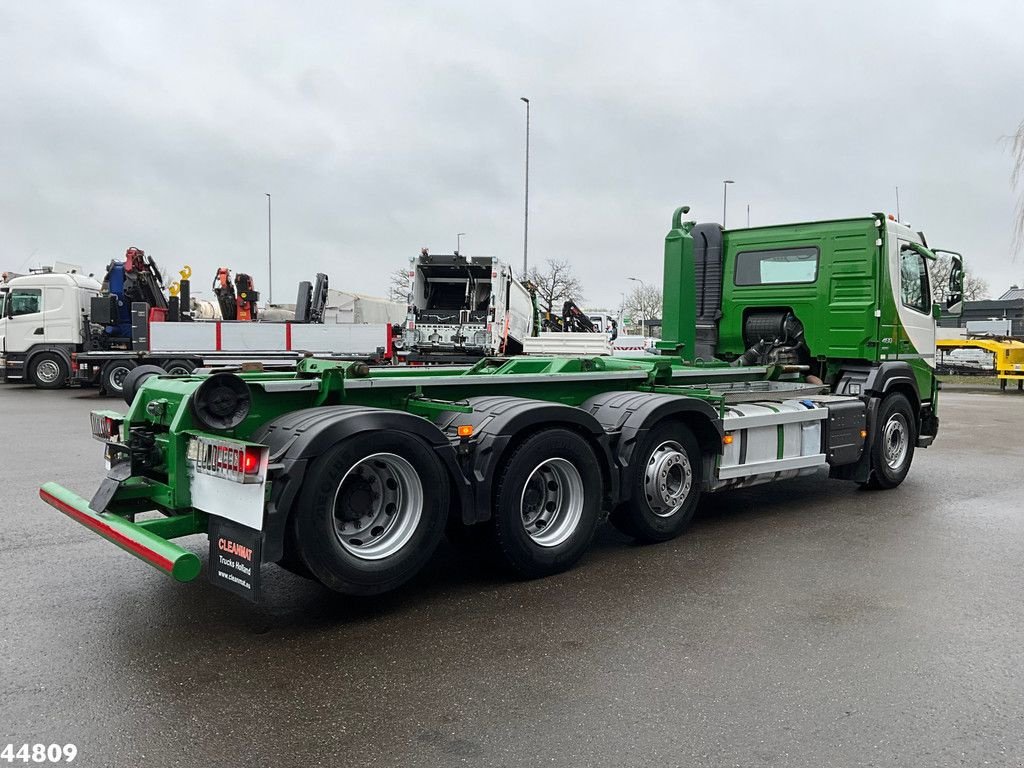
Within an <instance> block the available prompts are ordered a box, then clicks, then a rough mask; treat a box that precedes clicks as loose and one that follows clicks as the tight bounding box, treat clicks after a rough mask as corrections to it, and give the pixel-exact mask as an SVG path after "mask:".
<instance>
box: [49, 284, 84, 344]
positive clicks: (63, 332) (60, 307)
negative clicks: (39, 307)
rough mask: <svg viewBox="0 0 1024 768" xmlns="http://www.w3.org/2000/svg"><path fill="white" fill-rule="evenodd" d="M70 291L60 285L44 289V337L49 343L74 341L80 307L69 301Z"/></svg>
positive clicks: (69, 342)
mask: <svg viewBox="0 0 1024 768" xmlns="http://www.w3.org/2000/svg"><path fill="white" fill-rule="evenodd" d="M68 294H69V291H68V289H67V288H64V287H63V286H59V285H53V286H51V285H48V286H46V287H45V288H44V289H43V338H44V339H45V340H46V342H47V343H49V344H71V343H73V342H74V340H75V339H74V335H75V331H76V330H77V329H76V328H75V323H76V322H78V311H77V310H78V307H77V306H73V305H71V304H70V303H69V302H68Z"/></svg>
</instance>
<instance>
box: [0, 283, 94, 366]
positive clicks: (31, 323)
mask: <svg viewBox="0 0 1024 768" xmlns="http://www.w3.org/2000/svg"><path fill="white" fill-rule="evenodd" d="M5 287H6V289H7V299H6V301H8V302H12V304H13V303H21V304H22V305H23V306H24V302H25V301H26V300H28V299H29V298H30V297H38V299H37V300H34V301H36V306H38V311H33V312H29V313H27V314H20V315H17V316H15V317H3V318H0V342H2V343H0V350H2V351H4V352H6V353H9V354H20V353H24V352H26V351H28V350H29V349H30V348H31V347H33V346H35V345H37V344H62V345H72V346H74V345H78V344H81V343H82V319H83V317H84V316H85V315H86V314H87V313H88V311H89V300H90V299H91V298H92V297H93V296H96V295H98V294H99V292H100V284H99V283H97V282H96V281H95V280H93V279H92V278H91V277H86V276H84V275H79V274H65V273H57V272H46V273H41V274H34V275H24V276H22V277H16V278H14V279H12V280H10V281H9V282H8V283H7V284H6V286H5Z"/></svg>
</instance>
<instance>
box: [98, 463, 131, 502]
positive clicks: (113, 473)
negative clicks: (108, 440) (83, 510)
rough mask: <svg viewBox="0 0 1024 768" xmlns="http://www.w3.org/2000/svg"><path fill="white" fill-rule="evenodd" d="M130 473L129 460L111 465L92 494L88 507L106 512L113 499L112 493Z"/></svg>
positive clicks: (115, 491)
mask: <svg viewBox="0 0 1024 768" xmlns="http://www.w3.org/2000/svg"><path fill="white" fill-rule="evenodd" d="M131 475H132V465H131V462H130V461H122V462H121V463H119V464H115V465H114V466H113V467H111V468H110V471H109V472H107V476H106V477H105V478H103V482H102V483H100V487H99V488H97V489H96V493H94V494H93V495H92V501H90V502H89V509H91V510H92V511H93V512H98V513H103V512H106V511H107V507H108V506H109V505H110V502H111V501H113V499H114V494H115V493H117V489H118V488H120V487H121V483H123V482H124V481H125V480H127V479H128V478H129V477H131Z"/></svg>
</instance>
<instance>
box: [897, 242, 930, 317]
mask: <svg viewBox="0 0 1024 768" xmlns="http://www.w3.org/2000/svg"><path fill="white" fill-rule="evenodd" d="M900 299H901V300H902V301H903V306H905V307H909V308H910V309H913V310H916V311H918V312H922V313H924V314H928V313H929V312H931V309H932V296H931V290H930V289H929V286H928V265H927V264H926V263H925V260H924V256H922V255H921V254H919V253H915V252H914V251H911V250H909V249H908V250H905V251H903V252H901V253H900Z"/></svg>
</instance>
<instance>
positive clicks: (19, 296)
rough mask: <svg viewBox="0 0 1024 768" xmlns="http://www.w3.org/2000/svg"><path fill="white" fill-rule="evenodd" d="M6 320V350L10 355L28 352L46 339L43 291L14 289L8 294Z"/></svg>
mask: <svg viewBox="0 0 1024 768" xmlns="http://www.w3.org/2000/svg"><path fill="white" fill-rule="evenodd" d="M6 315H7V316H6V318H5V320H4V325H5V326H6V327H5V329H4V348H5V350H4V351H6V352H8V353H14V354H18V353H22V352H27V351H28V349H29V348H30V347H31V346H33V345H34V344H39V343H41V342H42V341H43V340H44V338H45V329H44V327H43V291H42V289H41V288H12V289H11V291H10V293H8V294H7V312H6Z"/></svg>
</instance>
